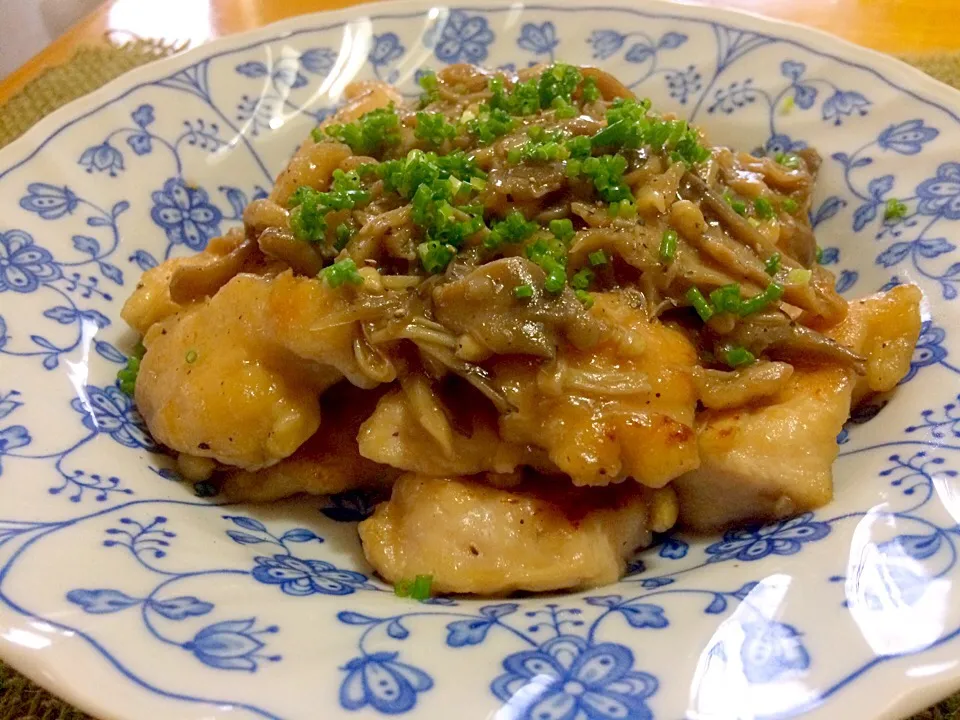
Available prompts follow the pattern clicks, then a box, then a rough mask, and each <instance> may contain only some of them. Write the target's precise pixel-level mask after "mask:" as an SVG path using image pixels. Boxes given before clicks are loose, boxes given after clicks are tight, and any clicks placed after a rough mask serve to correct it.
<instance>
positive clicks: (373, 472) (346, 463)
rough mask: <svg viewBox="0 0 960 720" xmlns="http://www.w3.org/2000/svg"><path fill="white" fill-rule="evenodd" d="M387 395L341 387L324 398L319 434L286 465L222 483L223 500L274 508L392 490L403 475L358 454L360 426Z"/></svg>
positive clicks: (234, 476) (240, 473) (233, 474)
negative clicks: (305, 499)
mask: <svg viewBox="0 0 960 720" xmlns="http://www.w3.org/2000/svg"><path fill="white" fill-rule="evenodd" d="M381 395H382V393H380V392H377V391H365V390H359V389H357V388H355V387H353V386H352V385H350V384H349V383H340V384H338V385H336V386H334V387H333V388H331V389H330V390H328V391H327V392H325V393H324V395H323V400H322V402H321V412H322V417H323V422H322V424H321V426H320V429H319V430H317V432H315V433H314V434H313V437H311V438H310V439H309V440H307V441H306V442H305V443H304V444H303V445H301V446H300V448H299V449H298V450H297V451H296V452H295V453H293V455H291V456H290V457H288V458H286V459H285V460H281V461H280V462H279V463H277V464H276V465H272V466H270V467H268V468H263V469H262V470H257V471H249V470H237V471H234V472H231V473H229V474H227V475H226V476H225V477H224V479H223V485H222V488H221V494H222V495H223V496H224V497H225V498H227V499H228V500H232V501H235V502H269V501H271V500H278V499H280V498H284V497H289V496H290V495H296V494H297V493H308V494H310V495H332V494H334V493H340V492H344V491H346V490H354V489H357V488H388V487H390V485H392V484H393V481H394V480H396V478H397V476H399V475H400V471H399V470H395V469H394V468H391V467H390V466H388V465H381V464H380V463H376V462H373V461H372V460H367V459H366V458H365V457H363V456H361V455H360V452H359V450H358V448H357V432H358V431H359V429H360V424H361V423H362V422H363V421H364V420H365V419H366V418H367V417H368V416H369V415H370V413H371V412H373V408H374V407H375V405H376V403H377V400H378V398H379V397H380V396H381Z"/></svg>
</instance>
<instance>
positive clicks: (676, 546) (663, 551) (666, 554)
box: [659, 537, 690, 560]
mask: <svg viewBox="0 0 960 720" xmlns="http://www.w3.org/2000/svg"><path fill="white" fill-rule="evenodd" d="M689 549H690V546H689V545H688V544H687V543H686V542H684V541H683V540H681V539H680V538H674V537H671V538H667V539H666V540H664V542H663V545H661V546H660V553H659V555H660V557H662V558H670V559H671V560H679V559H680V558H682V557H686V556H687V551H688V550H689Z"/></svg>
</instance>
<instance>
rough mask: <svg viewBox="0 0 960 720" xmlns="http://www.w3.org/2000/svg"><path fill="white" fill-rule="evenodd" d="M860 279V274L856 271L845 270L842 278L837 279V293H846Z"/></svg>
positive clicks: (841, 274) (841, 275)
mask: <svg viewBox="0 0 960 720" xmlns="http://www.w3.org/2000/svg"><path fill="white" fill-rule="evenodd" d="M859 278H860V273H858V272H857V271H856V270H844V271H843V272H842V273H840V277H838V278H837V284H836V291H837V292H838V293H845V292H846V291H847V290H849V289H850V288H852V287H853V286H854V284H855V283H856V282H857V280H858V279H859Z"/></svg>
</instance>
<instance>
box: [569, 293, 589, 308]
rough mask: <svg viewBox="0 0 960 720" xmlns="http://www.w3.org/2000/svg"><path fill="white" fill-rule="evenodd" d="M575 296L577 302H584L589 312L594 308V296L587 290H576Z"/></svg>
mask: <svg viewBox="0 0 960 720" xmlns="http://www.w3.org/2000/svg"><path fill="white" fill-rule="evenodd" d="M573 294H574V295H576V297H577V300H579V301H580V302H582V303H583V306H584V307H585V308H586V309H587V310H589V309H590V308H592V307H593V295H591V294H590V293H588V292H587V291H586V290H575V291H574V293H573Z"/></svg>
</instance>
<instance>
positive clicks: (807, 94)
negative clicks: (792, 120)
mask: <svg viewBox="0 0 960 720" xmlns="http://www.w3.org/2000/svg"><path fill="white" fill-rule="evenodd" d="M793 102H794V103H796V105H797V107H798V108H800V109H801V110H809V109H810V108H812V107H813V105H814V103H816V102H817V89H816V88H815V87H813V85H796V86H794V88H793Z"/></svg>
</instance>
